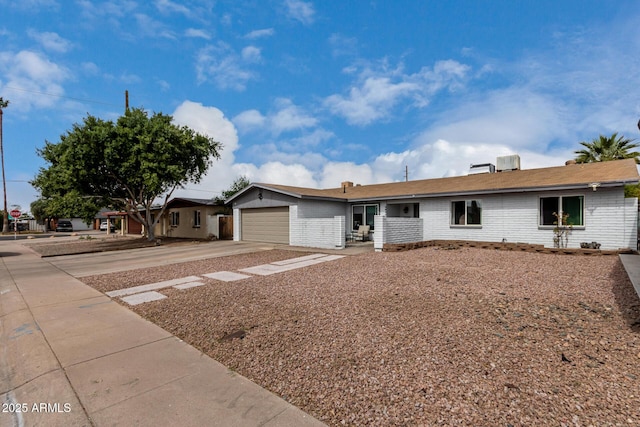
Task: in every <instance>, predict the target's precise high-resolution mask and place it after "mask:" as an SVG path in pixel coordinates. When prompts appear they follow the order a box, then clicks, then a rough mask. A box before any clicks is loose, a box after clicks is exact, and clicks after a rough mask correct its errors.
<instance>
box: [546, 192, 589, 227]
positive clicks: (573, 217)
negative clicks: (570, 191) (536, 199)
mask: <svg viewBox="0 0 640 427" xmlns="http://www.w3.org/2000/svg"><path fill="white" fill-rule="evenodd" d="M554 214H555V215H554ZM556 215H557V217H556ZM563 215H568V216H567V217H566V220H565V224H563V223H562V218H563ZM558 222H560V223H559V224H557V223H558ZM540 225H543V226H544V225H549V226H555V225H573V226H578V227H582V226H584V196H556V197H540Z"/></svg>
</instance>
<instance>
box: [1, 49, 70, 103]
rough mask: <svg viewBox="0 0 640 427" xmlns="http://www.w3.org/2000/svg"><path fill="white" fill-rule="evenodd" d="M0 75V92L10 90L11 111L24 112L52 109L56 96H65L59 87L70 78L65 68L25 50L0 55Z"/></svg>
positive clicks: (40, 55)
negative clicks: (1, 79) (43, 94)
mask: <svg viewBox="0 0 640 427" xmlns="http://www.w3.org/2000/svg"><path fill="white" fill-rule="evenodd" d="M0 75H3V76H4V78H3V81H2V82H0V88H2V87H10V88H12V89H13V94H12V95H11V104H12V108H15V109H16V110H17V111H23V112H25V111H29V110H31V109H32V108H48V107H51V106H53V105H55V103H56V98H55V95H59V96H62V95H64V89H63V87H62V83H64V82H65V81H66V80H67V79H69V78H70V76H71V74H70V72H69V71H68V70H67V69H66V68H64V67H62V66H60V65H58V64H56V63H54V62H51V61H50V60H49V59H47V58H46V57H45V56H44V55H42V54H39V53H36V52H31V51H28V50H22V51H20V52H18V53H13V52H0ZM41 93H47V94H49V95H54V96H42V95H41Z"/></svg>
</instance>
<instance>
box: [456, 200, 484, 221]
mask: <svg viewBox="0 0 640 427" xmlns="http://www.w3.org/2000/svg"><path fill="white" fill-rule="evenodd" d="M451 225H482V201H481V200H454V201H453V202H451Z"/></svg>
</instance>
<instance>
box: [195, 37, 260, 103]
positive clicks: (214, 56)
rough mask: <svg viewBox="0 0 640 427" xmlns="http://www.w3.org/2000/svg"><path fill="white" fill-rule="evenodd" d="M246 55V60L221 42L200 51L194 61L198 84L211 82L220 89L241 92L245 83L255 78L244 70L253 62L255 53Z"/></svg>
mask: <svg viewBox="0 0 640 427" xmlns="http://www.w3.org/2000/svg"><path fill="white" fill-rule="evenodd" d="M258 53H259V51H258ZM246 54H247V55H248V59H245V58H244V57H243V56H242V55H238V54H237V53H236V52H234V51H233V49H232V48H231V46H229V45H228V44H226V43H223V42H219V43H218V44H217V45H212V46H208V47H206V48H203V49H201V50H200V51H199V52H198V55H197V60H196V72H197V76H198V82H199V83H204V82H207V81H213V82H214V83H215V84H216V86H218V87H219V88H220V89H233V90H238V91H243V90H244V89H245V88H246V85H247V83H248V82H249V81H250V80H253V79H255V78H256V74H255V73H254V72H253V71H251V70H249V69H248V68H246V67H247V66H248V65H249V64H250V63H253V62H255V51H247V53H246Z"/></svg>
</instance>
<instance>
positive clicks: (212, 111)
mask: <svg viewBox="0 0 640 427" xmlns="http://www.w3.org/2000/svg"><path fill="white" fill-rule="evenodd" d="M0 8H1V10H2V13H1V15H0V96H2V97H3V98H4V99H8V100H9V101H10V102H11V104H10V105H9V107H8V108H6V109H5V110H4V121H3V130H4V133H3V135H4V150H5V153H4V154H5V167H6V179H7V197H8V204H9V207H10V208H11V206H12V205H20V206H21V207H22V209H23V211H24V210H28V207H29V204H30V203H31V202H32V201H33V200H35V199H36V198H37V196H38V195H37V192H36V190H34V189H33V188H31V187H30V186H29V184H28V183H27V181H28V180H30V179H32V178H33V177H34V175H35V174H36V173H37V171H38V168H40V167H42V166H43V163H42V161H41V159H40V158H39V157H38V156H37V154H36V149H37V148H39V147H42V146H43V144H44V141H45V140H48V141H51V142H57V141H59V137H60V135H61V134H63V133H65V132H66V131H67V130H69V129H71V127H72V125H73V124H74V123H80V122H81V121H82V119H83V118H84V117H85V116H86V115H87V114H92V115H95V116H98V117H101V118H104V119H116V118H117V117H118V116H119V115H121V114H122V113H123V111H124V92H125V90H128V91H129V102H130V105H131V106H134V107H143V108H145V109H146V110H147V111H149V112H154V111H155V112H163V113H165V114H171V115H173V116H174V120H175V121H176V122H177V123H179V124H184V125H188V126H190V127H192V128H194V129H195V130H197V131H199V132H202V133H207V134H208V135H210V136H212V137H214V138H215V139H216V140H218V141H220V142H222V143H223V144H224V149H223V151H222V153H221V154H222V158H221V159H220V160H219V161H217V162H215V163H214V164H213V166H212V167H211V169H210V171H209V173H208V175H207V176H206V177H205V178H204V179H203V181H202V182H201V183H200V184H198V185H195V184H189V185H188V186H187V188H186V189H185V190H181V191H179V192H177V193H176V194H175V195H177V196H185V197H199V198H210V197H215V196H217V195H219V194H220V192H221V191H223V190H225V189H227V188H228V187H229V186H230V185H231V183H232V182H233V180H234V179H235V178H237V177H239V176H241V175H245V176H247V177H249V179H250V180H251V181H254V182H270V183H280V184H289V185H298V186H308V187H318V188H328V187H337V186H339V185H340V182H342V181H345V180H349V181H353V182H356V183H360V184H369V183H379V182H390V181H399V180H403V179H404V175H405V167H407V168H408V171H409V179H420V178H436V177H443V176H452V175H462V174H465V173H467V172H468V170H469V165H470V164H472V163H487V162H492V163H495V158H496V157H497V156H501V155H508V154H519V155H520V157H521V164H522V167H523V168H525V169H530V168H536V167H544V166H555V165H562V164H564V161H565V160H567V159H570V158H573V157H574V154H573V151H575V150H576V149H578V148H579V142H580V141H584V140H591V139H592V138H595V137H597V136H598V135H599V134H604V135H610V134H611V133H613V132H619V133H621V134H623V135H625V136H627V137H629V138H632V139H637V138H638V137H639V136H640V135H639V131H638V128H637V126H636V123H637V121H638V119H639V118H640V78H639V75H638V74H639V73H640V71H639V70H640V49H639V48H640V32H638V28H640V3H638V2H637V1H635V0H634V1H625V0H618V1H615V2H609V1H604V0H603V1H590V0H580V1H577V0H576V1H573V0H563V1H557V0H554V1H547V0H539V1H535V2H533V1H512V0H494V1H481V0H477V1H471V0H469V1H447V2H443V1H435V0H434V1H430V0H415V1H413V0H402V1H392V0H385V1H375V0H374V1H364V0H363V1H349V2H345V1H334V0H323V1H301V0H255V1H254V0H246V1H232V0H229V1H224V0H220V1H215V2H214V1H205V0H190V1H171V0H148V1H142V0H139V1H136V0H112V1H89V0H21V1H19V2H18V1H13V0H0Z"/></svg>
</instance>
